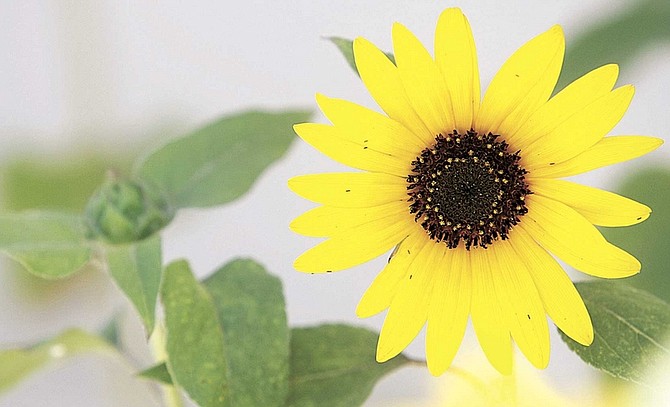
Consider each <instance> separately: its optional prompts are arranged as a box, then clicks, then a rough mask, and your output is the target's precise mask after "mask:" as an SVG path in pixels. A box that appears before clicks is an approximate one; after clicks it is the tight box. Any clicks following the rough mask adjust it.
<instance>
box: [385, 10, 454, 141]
mask: <svg viewBox="0 0 670 407" xmlns="http://www.w3.org/2000/svg"><path fill="white" fill-rule="evenodd" d="M393 50H394V52H395V60H396V64H397V65H398V72H399V73H400V79H401V80H402V83H403V86H404V88H405V93H406V94H407V96H408V98H409V101H410V103H411V104H412V106H413V107H414V111H416V112H417V113H418V114H419V116H420V117H421V119H422V120H423V122H424V123H426V126H427V127H428V130H430V132H431V134H432V136H433V137H435V136H436V135H438V134H445V133H449V132H451V131H453V130H454V113H453V111H452V107H451V101H450V100H449V92H448V91H447V88H446V85H445V83H444V80H443V79H442V74H441V73H440V70H439V68H438V67H437V65H436V64H435V61H434V60H433V59H432V58H431V56H430V54H429V53H428V51H426V48H424V46H423V45H422V44H421V43H420V42H419V40H418V39H417V38H416V37H415V36H414V34H412V33H411V32H410V31H409V30H408V29H407V28H405V27H404V26H403V25H401V24H399V23H395V24H394V25H393Z"/></svg>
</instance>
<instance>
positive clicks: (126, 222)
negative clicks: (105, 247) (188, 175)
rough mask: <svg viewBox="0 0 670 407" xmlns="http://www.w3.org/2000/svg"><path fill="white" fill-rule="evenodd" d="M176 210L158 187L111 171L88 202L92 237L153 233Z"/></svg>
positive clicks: (123, 238) (122, 238)
mask: <svg viewBox="0 0 670 407" xmlns="http://www.w3.org/2000/svg"><path fill="white" fill-rule="evenodd" d="M173 217H174V212H173V211H172V209H171V208H170V206H169V205H168V203H167V201H166V200H165V198H164V197H163V196H162V195H161V194H160V193H158V192H157V191H155V190H153V189H151V188H149V187H147V186H146V185H144V184H141V183H139V182H136V181H132V180H128V179H119V178H117V177H116V176H114V175H110V176H109V177H108V179H107V180H106V181H105V183H104V184H103V185H102V186H101V187H100V188H99V189H98V190H97V191H96V192H95V193H94V194H93V196H92V197H91V199H89V201H88V204H87V205H86V223H87V226H88V230H89V234H90V236H91V237H92V238H101V239H103V240H106V241H108V242H109V243H127V242H135V241H138V240H142V239H144V238H145V237H149V236H151V235H152V234H154V233H155V232H157V231H158V230H160V229H162V228H163V227H164V226H165V225H167V224H168V223H169V222H170V221H171V220H172V218H173Z"/></svg>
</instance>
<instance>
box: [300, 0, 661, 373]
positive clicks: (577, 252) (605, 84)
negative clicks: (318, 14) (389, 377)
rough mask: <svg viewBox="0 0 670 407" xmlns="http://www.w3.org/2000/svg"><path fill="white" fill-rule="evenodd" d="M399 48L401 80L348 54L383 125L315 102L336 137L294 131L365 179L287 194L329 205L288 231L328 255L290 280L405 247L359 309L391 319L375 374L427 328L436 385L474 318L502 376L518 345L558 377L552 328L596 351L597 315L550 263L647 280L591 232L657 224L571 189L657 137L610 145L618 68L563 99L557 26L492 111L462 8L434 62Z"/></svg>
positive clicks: (393, 70)
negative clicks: (310, 239) (575, 179)
mask: <svg viewBox="0 0 670 407" xmlns="http://www.w3.org/2000/svg"><path fill="white" fill-rule="evenodd" d="M392 34H393V50H394V56H395V63H394V62H392V61H391V60H390V59H389V58H388V57H387V56H386V55H385V54H384V53H383V52H382V51H380V50H379V49H378V48H376V47H375V46H374V45H372V44H371V43H370V42H368V41H367V40H365V39H362V38H357V39H356V40H355V41H354V55H355V60H356V67H357V69H358V72H359V74H360V76H361V79H362V80H363V83H364V84H365V86H366V87H367V89H368V90H369V91H370V94H371V95H372V96H373V98H374V99H375V101H376V102H377V103H378V104H379V107H380V108H381V109H382V110H383V113H378V112H376V111H373V110H370V109H367V108H364V107H362V106H359V105H356V104H353V103H351V102H347V101H345V100H340V99H332V98H328V97H325V96H323V95H317V102H318V103H319V106H320V107H321V110H322V111H323V113H324V114H325V116H326V117H327V118H328V119H329V120H330V122H331V123H332V125H326V124H315V123H303V124H298V125H296V126H295V131H296V132H297V133H298V135H299V136H300V137H301V138H302V139H303V140H304V141H306V142H307V143H309V144H311V145H312V146H313V147H315V148H316V149H317V150H319V151H321V152H322V153H324V154H325V155H327V156H329V157H331V158H333V159H334V160H336V161H339V162H341V163H343V164H346V165H349V166H351V167H353V168H356V169H358V170H361V171H359V172H348V173H331V174H315V175H305V176H298V177H295V178H292V179H291V180H290V181H289V187H290V188H291V189H292V190H293V191H295V192H296V193H297V194H299V195H301V196H302V197H304V198H307V199H310V200H312V201H314V202H316V203H318V204H320V205H321V206H319V207H317V208H315V209H312V210H310V211H308V212H306V213H305V214H303V215H301V216H300V217H298V218H296V219H295V220H294V221H293V222H292V224H291V228H292V229H293V230H294V231H296V232H297V233H300V234H304V235H307V236H315V237H326V238H327V239H326V240H325V241H323V242H321V243H320V244H318V245H317V246H315V247H313V248H312V249H310V250H308V251H307V252H305V253H303V254H302V255H301V256H300V257H299V258H298V259H296V261H295V263H294V266H295V268H296V269H298V270H300V271H305V272H312V273H314V272H326V271H337V270H342V269H345V268H349V267H352V266H355V265H358V264H361V263H364V262H366V261H368V260H371V259H373V258H375V257H377V256H379V255H381V254H383V253H385V252H387V251H389V250H390V249H391V248H394V247H395V250H394V252H393V254H392V257H391V258H390V260H389V262H388V264H387V265H386V267H385V268H384V269H383V270H382V271H381V273H380V274H379V275H378V276H377V278H376V279H375V280H374V282H373V283H372V285H371V286H370V288H369V289H368V290H367V291H366V293H365V294H364V295H363V298H362V299H361V301H360V303H359V305H358V308H357V314H358V315H359V316H360V317H368V316H371V315H374V314H376V313H379V312H382V311H384V310H386V309H388V313H387V315H386V319H385V321H384V325H383V327H382V330H381V334H380V338H379V342H378V347H377V360H378V361H380V362H382V361H385V360H388V359H390V358H392V357H394V356H396V355H397V354H398V353H400V352H401V351H402V350H403V349H404V348H405V347H406V346H407V345H408V344H409V343H410V342H411V341H412V340H413V339H414V337H415V336H416V335H417V334H418V332H419V331H420V330H421V328H422V327H423V326H424V325H427V328H426V354H427V363H428V368H429V369H430V371H431V372H432V373H433V374H436V375H437V374H441V373H442V372H444V371H445V370H446V369H447V368H448V367H449V365H450V364H451V361H452V360H453V358H454V356H455V354H456V351H457V349H458V347H459V344H460V342H461V340H462V338H463V334H464V332H465V328H466V325H467V321H468V319H469V318H470V319H471V320H472V324H473V326H474V330H475V332H476V334H477V337H478V339H479V342H480V344H481V346H482V348H483V350H484V353H485V354H486V356H487V358H488V360H489V361H490V362H491V363H492V364H493V365H494V366H495V367H496V368H497V369H498V370H499V371H501V372H504V373H508V372H510V371H511V366H512V347H511V346H510V345H511V343H510V341H511V340H513V341H514V342H515V343H516V344H517V345H518V347H519V348H520V350H521V351H522V352H523V353H524V355H525V356H526V357H527V358H528V359H529V360H530V362H531V363H533V364H534V365H535V366H537V367H538V368H543V367H545V366H547V364H548V362H549V331H548V323H547V315H548V316H549V317H550V318H551V319H552V320H553V322H554V323H555V324H556V325H557V326H558V327H559V328H560V329H561V330H562V331H563V332H565V333H566V334H567V335H568V336H570V337H572V338H573V339H574V340H576V341H577V342H579V343H581V344H584V345H589V344H590V343H591V342H592V341H593V328H592V325H591V320H590V318H589V315H588V312H587V310H586V307H585V306H584V303H583V301H582V299H581V298H580V296H579V294H578V293H577V291H576V289H575V288H574V286H573V284H572V282H571V281H570V279H569V278H568V277H567V275H566V274H565V272H564V271H563V269H562V268H561V266H560V265H559V264H558V263H557V261H556V260H555V259H554V256H555V257H558V258H560V259H562V260H563V261H564V262H565V263H567V264H569V265H571V266H572V267H574V268H576V269H577V270H580V271H582V272H584V273H587V274H590V275H593V276H597V277H604V278H618V277H626V276H630V275H632V274H635V273H637V272H639V270H640V263H639V262H638V261H637V260H636V259H635V258H634V257H633V256H631V255H630V254H628V253H626V252H625V251H623V250H621V249H620V248H618V247H616V246H614V245H612V244H610V243H609V242H607V241H606V240H605V239H604V238H603V236H602V235H601V233H600V232H599V231H598V229H596V227H595V225H598V226H628V225H632V224H636V223H639V222H641V221H643V220H644V219H646V218H647V217H648V216H649V214H650V212H651V210H650V209H649V208H648V207H647V206H645V205H643V204H640V203H637V202H635V201H632V200H630V199H628V198H625V197H622V196H619V195H616V194H613V193H611V192H606V191H602V190H600V189H596V188H592V187H587V186H583V185H579V184H575V183H572V182H569V181H566V180H562V179H561V178H563V177H567V176H571V175H576V174H580V173H583V172H586V171H589V170H592V169H595V168H600V167H603V166H606V165H610V164H614V163H617V162H621V161H626V160H629V159H632V158H635V157H638V156H640V155H643V154H646V153H648V152H650V151H652V150H654V149H656V148H657V147H658V146H660V145H661V143H662V142H661V140H659V139H657V138H653V137H645V136H608V137H605V136H606V135H607V133H609V132H610V130H612V128H613V127H614V126H615V125H616V124H617V122H618V121H619V120H620V119H621V117H622V116H623V114H624V113H625V111H626V109H627V108H628V105H629V103H630V101H631V99H632V96H633V87H632V86H630V85H626V86H622V87H619V88H614V84H615V82H616V79H617V75H618V68H617V66H616V65H605V66H603V67H600V68H597V69H595V70H593V71H592V72H590V73H588V74H586V75H584V76H583V77H581V78H579V79H577V80H576V81H575V82H573V83H572V84H570V85H569V86H567V87H566V88H565V89H563V90H562V91H560V92H559V93H558V94H556V95H555V96H553V97H551V95H552V93H553V92H554V87H555V85H556V82H557V80H558V76H559V73H560V69H561V65H562V63H563V55H564V51H565V41H564V37H563V31H562V30H561V28H560V27H559V26H554V27H552V28H550V29H549V30H548V31H546V32H544V33H542V34H540V35H538V36H537V37H535V38H533V39H532V40H530V41H529V42H528V43H526V44H525V45H523V46H522V47H521V48H519V49H518V50H517V51H516V52H515V53H514V54H513V55H512V56H511V57H510V58H509V59H508V60H507V62H505V64H504V65H503V66H502V67H501V68H500V70H499V71H498V73H497V74H496V75H495V77H494V78H493V80H492V81H491V83H490V85H489V87H488V89H487V90H486V92H485V94H484V97H483V98H482V97H481V96H480V94H481V92H480V85H479V71H478V63H477V55H476V50H475V46H474V40H473V37H472V32H471V29H470V25H469V23H468V21H467V19H466V18H465V16H464V15H463V14H462V13H461V11H460V10H459V9H456V8H451V9H447V10H445V11H444V12H443V13H442V15H441V16H440V18H439V21H438V23H437V29H436V32H435V51H434V56H431V55H430V53H429V52H428V51H427V50H426V49H425V48H424V47H423V45H422V44H421V43H420V42H419V40H418V39H417V38H416V37H415V36H414V35H413V34H412V33H411V32H410V31H409V30H407V28H405V27H404V26H402V25H401V24H398V23H396V24H395V25H394V26H393V32H392Z"/></svg>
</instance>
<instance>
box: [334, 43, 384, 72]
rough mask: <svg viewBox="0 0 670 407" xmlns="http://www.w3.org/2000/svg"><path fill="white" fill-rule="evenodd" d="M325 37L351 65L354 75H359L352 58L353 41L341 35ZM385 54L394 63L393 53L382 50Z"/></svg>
mask: <svg viewBox="0 0 670 407" xmlns="http://www.w3.org/2000/svg"><path fill="white" fill-rule="evenodd" d="M326 39H327V40H328V41H330V42H332V43H333V44H335V46H336V47H337V49H339V50H340V52H341V53H342V56H343V57H344V59H346V60H347V63H348V64H349V66H350V67H351V69H353V70H354V72H355V73H356V75H358V76H360V74H359V73H358V68H356V61H355V59H354V42H353V41H352V40H348V39H346V38H341V37H326ZM384 54H386V56H387V57H388V59H389V60H391V62H393V63H394V64H395V58H394V57H393V54H392V53H390V52H384Z"/></svg>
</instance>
